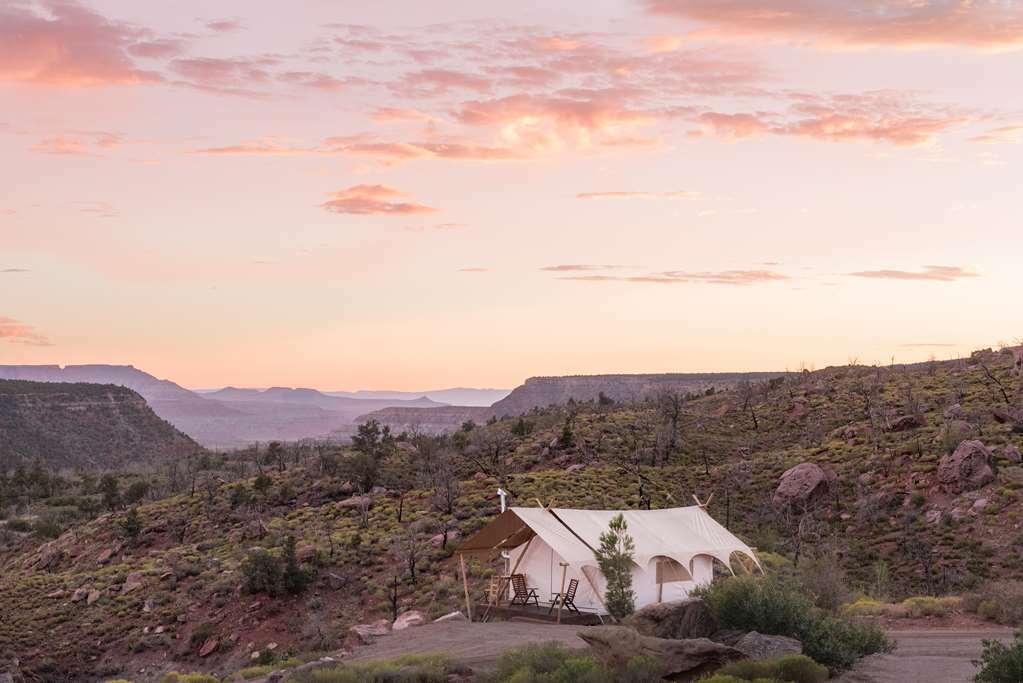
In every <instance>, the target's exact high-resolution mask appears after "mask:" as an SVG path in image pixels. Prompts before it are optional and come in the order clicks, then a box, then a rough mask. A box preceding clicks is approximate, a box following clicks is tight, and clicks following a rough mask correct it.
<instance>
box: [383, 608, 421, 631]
mask: <svg viewBox="0 0 1023 683" xmlns="http://www.w3.org/2000/svg"><path fill="white" fill-rule="evenodd" d="M429 622H430V619H429V617H427V616H426V615H425V614H423V613H422V612H420V611H419V610H417V609H410V610H409V611H408V612H402V613H401V614H399V615H398V618H397V619H395V620H394V624H392V625H391V630H392V631H404V630H405V629H407V628H412V627H413V626H422V625H423V624H428V623H429Z"/></svg>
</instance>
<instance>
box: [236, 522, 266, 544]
mask: <svg viewBox="0 0 1023 683" xmlns="http://www.w3.org/2000/svg"><path fill="white" fill-rule="evenodd" d="M269 531H270V530H269V529H267V528H266V524H264V523H263V520H261V519H253V520H251V521H250V522H248V523H247V524H246V525H245V527H244V528H243V529H242V539H243V540H246V541H253V540H259V539H261V538H263V537H264V536H266V535H267V533H269Z"/></svg>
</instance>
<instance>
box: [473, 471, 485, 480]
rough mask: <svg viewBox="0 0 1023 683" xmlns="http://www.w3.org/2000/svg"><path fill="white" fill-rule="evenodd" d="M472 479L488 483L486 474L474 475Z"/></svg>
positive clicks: (478, 473)
mask: <svg viewBox="0 0 1023 683" xmlns="http://www.w3.org/2000/svg"><path fill="white" fill-rule="evenodd" d="M472 478H473V479H475V480H476V481H486V480H487V475H486V473H484V472H477V473H476V474H474V475H472Z"/></svg>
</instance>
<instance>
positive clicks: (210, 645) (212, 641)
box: [199, 636, 220, 657]
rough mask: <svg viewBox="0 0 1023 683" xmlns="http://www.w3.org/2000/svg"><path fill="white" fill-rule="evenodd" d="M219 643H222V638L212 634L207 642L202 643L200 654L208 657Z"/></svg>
mask: <svg viewBox="0 0 1023 683" xmlns="http://www.w3.org/2000/svg"><path fill="white" fill-rule="evenodd" d="M218 645H220V640H218V639H217V638H216V637H215V636H210V637H209V638H207V639H206V642H204V643H203V644H202V647H201V648H199V656H200V657H208V656H209V655H211V654H213V653H214V652H216V650H217V646H218Z"/></svg>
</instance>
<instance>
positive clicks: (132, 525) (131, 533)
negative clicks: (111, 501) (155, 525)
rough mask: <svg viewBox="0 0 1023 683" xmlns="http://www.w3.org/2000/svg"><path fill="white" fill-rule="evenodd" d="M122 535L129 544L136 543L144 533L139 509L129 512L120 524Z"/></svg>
mask: <svg viewBox="0 0 1023 683" xmlns="http://www.w3.org/2000/svg"><path fill="white" fill-rule="evenodd" d="M119 524H120V526H121V533H123V534H124V537H125V538H126V539H127V540H128V541H129V542H134V541H135V539H137V538H138V537H139V534H141V533H142V520H141V519H139V511H138V508H132V509H131V510H128V513H127V514H126V515H125V516H124V517H123V518H122V519H121V521H120V522H119Z"/></svg>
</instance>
